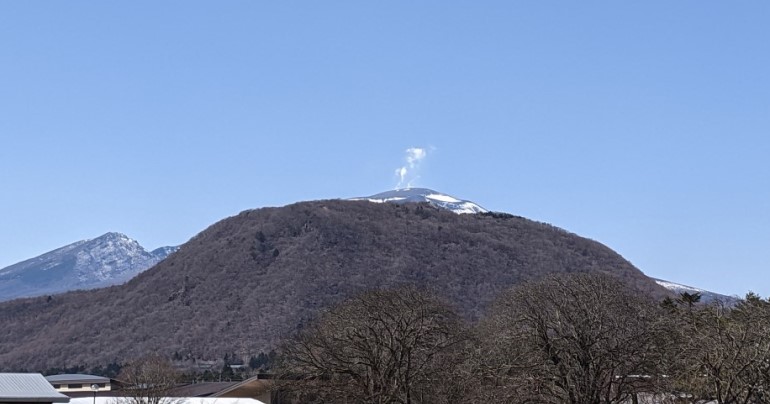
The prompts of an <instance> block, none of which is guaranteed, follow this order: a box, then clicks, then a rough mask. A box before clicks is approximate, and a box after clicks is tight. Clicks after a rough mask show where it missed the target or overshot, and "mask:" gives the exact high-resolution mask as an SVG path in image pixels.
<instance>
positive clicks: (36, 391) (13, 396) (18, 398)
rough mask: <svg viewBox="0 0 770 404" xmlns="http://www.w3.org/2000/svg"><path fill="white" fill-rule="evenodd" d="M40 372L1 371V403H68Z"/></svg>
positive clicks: (68, 399)
mask: <svg viewBox="0 0 770 404" xmlns="http://www.w3.org/2000/svg"><path fill="white" fill-rule="evenodd" d="M69 401H70V398H69V397H67V396H65V395H64V394H61V393H59V392H57V391H56V390H54V388H53V386H51V383H49V382H48V381H47V380H46V379H45V378H44V377H43V375H41V374H40V373H0V403H2V402H17V403H19V402H21V403H35V402H49V403H68V402H69Z"/></svg>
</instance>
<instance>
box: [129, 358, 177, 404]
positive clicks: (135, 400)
mask: <svg viewBox="0 0 770 404" xmlns="http://www.w3.org/2000/svg"><path fill="white" fill-rule="evenodd" d="M118 379H119V380H121V381H122V382H124V383H126V384H127V385H128V386H127V388H126V390H125V393H126V397H125V398H122V399H120V400H119V401H120V403H119V404H171V403H172V402H173V401H174V400H173V399H170V398H168V397H167V395H168V392H169V390H171V389H172V388H173V387H174V386H176V384H177V383H178V381H179V373H178V372H177V370H176V369H174V367H173V366H172V365H171V362H169V361H168V359H166V358H163V357H161V356H158V355H149V356H145V357H143V358H140V359H138V360H135V361H133V362H130V363H128V364H127V365H125V366H124V367H123V369H121V372H120V374H119V375H118Z"/></svg>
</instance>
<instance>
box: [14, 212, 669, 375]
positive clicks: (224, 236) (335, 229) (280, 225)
mask: <svg viewBox="0 0 770 404" xmlns="http://www.w3.org/2000/svg"><path fill="white" fill-rule="evenodd" d="M560 272H604V273H611V274H614V275H615V276H617V277H618V278H619V279H621V280H622V281H624V282H625V283H627V284H628V285H630V286H631V287H633V288H634V289H636V290H638V291H639V293H643V294H647V295H651V296H656V297H658V298H662V296H664V295H666V293H667V292H666V291H665V289H663V288H662V287H660V286H658V285H657V284H656V283H655V282H653V281H652V280H651V279H650V278H648V277H646V276H645V275H644V274H643V273H641V272H640V271H639V270H638V269H636V268H635V267H634V266H633V265H632V264H630V263H629V262H628V261H626V260H625V259H623V258H622V257H621V256H620V255H618V254H617V253H615V252H614V251H612V250H611V249H609V248H608V247H606V246H604V245H602V244H600V243H598V242H595V241H592V240H589V239H586V238H583V237H579V236H577V235H575V234H572V233H569V232H567V231H564V230H562V229H559V228H557V227H554V226H551V225H549V224H545V223H539V222H535V221H531V220H528V219H525V218H522V217H517V216H512V215H507V214H498V213H480V214H473V215H458V214H454V213H452V212H450V211H447V210H444V209H438V208H436V207H434V206H432V205H430V204H427V203H408V204H392V203H370V202H366V201H348V200H330V201H312V202H300V203H296V204H292V205H288V206H284V207H278V208H262V209H256V210H248V211H244V212H242V213H240V214H238V215H236V216H233V217H230V218H226V219H224V220H222V221H220V222H218V223H216V224H214V225H212V226H210V227H209V228H208V229H206V230H204V231H203V232H201V233H199V234H198V235H196V236H195V237H193V238H192V239H191V240H190V241H188V242H187V243H185V244H183V245H182V246H181V247H180V249H179V251H177V252H176V253H174V254H172V255H171V256H169V257H168V258H167V259H165V260H163V261H161V262H160V263H158V264H157V265H155V266H154V267H152V268H151V269H149V270H147V271H144V272H142V273H141V274H139V275H138V276H136V277H135V278H133V279H132V280H130V281H129V282H127V283H125V284H122V285H119V286H112V287H109V288H103V289H96V290H88V291H77V292H70V293H65V294H62V295H56V296H53V298H51V299H49V298H47V297H39V298H30V299H17V300H13V301H9V302H4V303H0V324H3V327H2V332H0V368H2V369H0V370H11V369H16V370H19V369H22V368H25V369H27V370H45V369H47V368H49V367H53V366H57V367H70V366H74V365H87V366H96V365H104V364H107V363H110V362H112V361H118V362H121V361H125V360H127V359H130V358H134V357H138V356H141V355H142V354H144V353H146V352H158V353H161V354H166V355H173V356H181V357H183V358H197V359H221V358H222V357H223V356H224V354H225V353H235V354H236V355H237V356H240V357H241V358H246V359H247V358H248V355H256V354H258V353H259V352H260V351H262V352H268V351H269V350H270V349H272V348H274V347H275V346H276V344H277V343H278V342H279V341H280V340H281V339H282V338H284V337H285V336H286V335H287V334H288V333H291V332H293V331H295V330H296V329H297V328H298V327H302V326H303V324H306V323H307V322H308V321H309V320H310V319H312V318H313V317H314V316H316V315H317V314H318V313H319V311H320V310H322V309H323V308H326V307H329V306H330V305H333V304H335V303H337V302H340V301H341V300H343V299H345V298H347V297H350V296H352V295H355V294H358V293H361V292H362V291H365V290H369V289H373V288H387V287H394V286H398V285H404V284H411V285H416V286H418V287H423V288H428V289H432V290H435V291H436V293H438V294H440V295H441V296H443V297H444V298H445V299H446V300H447V301H448V302H449V303H450V304H452V305H454V306H455V307H456V308H457V310H458V312H459V313H461V314H462V315H463V316H464V317H465V318H468V319H477V318H479V317H480V316H481V315H482V314H483V312H484V309H485V307H486V306H487V305H488V304H489V303H490V302H492V301H493V300H494V299H495V298H496V297H497V296H498V294H499V293H500V292H501V291H503V290H505V289H507V288H509V287H510V286H512V285H515V284H518V283H520V282H524V281H527V280H531V279H537V278H539V277H542V276H543V275H545V274H549V273H560Z"/></svg>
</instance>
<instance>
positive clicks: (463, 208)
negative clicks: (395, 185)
mask: <svg viewBox="0 0 770 404" xmlns="http://www.w3.org/2000/svg"><path fill="white" fill-rule="evenodd" d="M351 199H352V200H365V201H370V202H375V203H386V202H387V203H417V202H427V203H429V204H431V205H433V206H435V207H437V208H441V209H446V210H449V211H452V212H454V213H458V214H459V213H484V212H487V210H486V209H484V208H482V207H481V206H479V205H478V204H476V203H475V202H471V201H467V200H463V199H459V198H455V197H453V196H451V195H447V194H444V193H441V192H437V191H434V190H432V189H428V188H403V189H396V190H393V191H387V192H382V193H379V194H376V195H372V196H367V197H361V198H351Z"/></svg>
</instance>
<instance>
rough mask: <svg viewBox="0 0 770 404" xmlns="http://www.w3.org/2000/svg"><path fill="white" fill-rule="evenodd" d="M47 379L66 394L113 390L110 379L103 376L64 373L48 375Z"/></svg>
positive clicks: (57, 389)
mask: <svg viewBox="0 0 770 404" xmlns="http://www.w3.org/2000/svg"><path fill="white" fill-rule="evenodd" d="M45 379H46V380H48V382H49V383H51V385H53V388H54V389H56V391H58V392H60V393H64V394H69V393H83V392H88V393H93V392H94V391H97V392H105V391H110V390H112V383H111V382H110V379H108V378H106V377H102V376H94V375H81V374H64V375H51V376H46V377H45Z"/></svg>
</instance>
